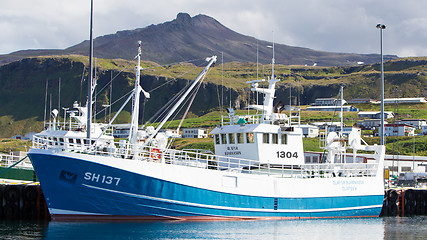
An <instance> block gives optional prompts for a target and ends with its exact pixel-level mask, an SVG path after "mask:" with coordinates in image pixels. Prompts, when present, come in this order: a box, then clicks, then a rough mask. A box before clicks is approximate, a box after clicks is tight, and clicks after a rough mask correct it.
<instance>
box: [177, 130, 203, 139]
mask: <svg viewBox="0 0 427 240" xmlns="http://www.w3.org/2000/svg"><path fill="white" fill-rule="evenodd" d="M206 137H208V134H207V131H206V129H203V128H183V129H182V138H206Z"/></svg>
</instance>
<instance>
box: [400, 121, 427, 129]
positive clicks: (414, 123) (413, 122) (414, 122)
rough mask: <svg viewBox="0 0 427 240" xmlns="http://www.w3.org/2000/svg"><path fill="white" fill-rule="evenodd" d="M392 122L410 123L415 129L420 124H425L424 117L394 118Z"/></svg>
mask: <svg viewBox="0 0 427 240" xmlns="http://www.w3.org/2000/svg"><path fill="white" fill-rule="evenodd" d="M394 123H396V124H408V125H412V126H414V127H416V128H417V129H421V126H422V125H426V124H427V122H426V120H425V119H401V120H396V121H395V122H394Z"/></svg>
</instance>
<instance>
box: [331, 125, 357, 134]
mask: <svg viewBox="0 0 427 240" xmlns="http://www.w3.org/2000/svg"><path fill="white" fill-rule="evenodd" d="M353 129H356V130H357V132H358V133H359V135H362V129H360V128H358V127H353V126H344V127H343V128H342V130H341V127H339V126H332V127H328V128H327V129H326V130H325V131H327V132H342V135H343V136H347V135H348V134H350V133H351V132H352V131H353Z"/></svg>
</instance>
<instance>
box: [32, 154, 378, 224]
mask: <svg viewBox="0 0 427 240" xmlns="http://www.w3.org/2000/svg"><path fill="white" fill-rule="evenodd" d="M29 157H30V159H31V161H32V164H33V165H34V168H35V170H36V172H37V173H38V176H39V178H40V182H41V187H42V190H43V193H44V195H45V198H46V202H47V204H48V207H49V211H50V214H51V216H52V219H53V220H58V221H59V220H73V219H75V220H77V219H78V220H82V219H87V220H238V219H295V218H346V217H378V215H379V213H380V211H381V207H382V201H383V195H382V194H380V193H381V192H380V191H379V190H377V189H373V188H372V186H375V185H378V184H375V182H377V181H378V178H377V177H372V178H370V179H367V178H355V177H352V178H340V179H336V178H335V179H334V178H322V179H314V178H301V179H295V178H277V177H275V178H272V177H269V176H265V175H249V176H248V174H242V173H233V172H223V171H218V170H209V169H200V168H193V167H184V166H177V165H171V164H160V163H155V162H144V161H137V160H127V161H125V162H123V160H122V161H117V159H114V158H112V157H104V156H91V155H83V154H78V153H69V152H56V151H55V150H52V151H49V150H41V149H32V150H31V151H30V153H29ZM161 173H162V174H161ZM194 175H196V177H195V176H194ZM197 175H199V176H204V177H203V178H200V177H197ZM260 180H261V181H260ZM255 182H257V183H256V184H253V183H255ZM292 186H298V189H299V190H297V189H295V187H292ZM370 186H371V187H370ZM287 188H289V189H287ZM343 192H347V194H343Z"/></svg>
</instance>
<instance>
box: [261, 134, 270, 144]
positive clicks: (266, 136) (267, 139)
mask: <svg viewBox="0 0 427 240" xmlns="http://www.w3.org/2000/svg"><path fill="white" fill-rule="evenodd" d="M262 142H263V143H267V144H268V143H270V134H268V133H263V134H262Z"/></svg>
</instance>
